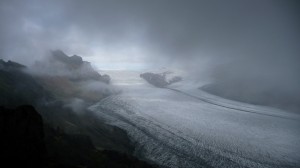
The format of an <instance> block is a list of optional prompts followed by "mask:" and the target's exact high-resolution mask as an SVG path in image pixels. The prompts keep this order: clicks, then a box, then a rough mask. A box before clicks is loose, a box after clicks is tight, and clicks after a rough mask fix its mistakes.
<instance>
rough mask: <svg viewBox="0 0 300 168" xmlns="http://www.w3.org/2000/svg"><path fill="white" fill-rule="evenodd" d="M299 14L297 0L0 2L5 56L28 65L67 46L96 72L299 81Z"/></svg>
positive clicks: (1, 43) (1, 50) (0, 47)
mask: <svg viewBox="0 0 300 168" xmlns="http://www.w3.org/2000/svg"><path fill="white" fill-rule="evenodd" d="M299 11H300V10H299V1H297V0H295V1H293V0H226V1H225V0H19V1H17V0H1V2H0V21H1V27H0V57H1V58H4V59H5V60H7V59H12V60H15V61H18V62H21V63H24V64H27V65H29V64H31V63H32V62H33V61H34V60H36V59H40V58H42V57H44V56H45V55H46V53H47V51H49V50H53V49H62V50H64V51H65V52H66V53H67V54H69V55H73V54H77V55H81V56H83V57H84V59H86V60H89V61H91V62H92V63H93V64H94V65H96V66H97V67H98V68H99V69H147V68H161V67H177V68H182V69H184V70H187V71H188V72H189V73H191V74H194V75H195V76H196V77H197V78H202V77H204V76H207V74H209V75H213V76H219V77H220V76H221V77H224V76H226V78H233V77H243V76H246V75H248V76H254V77H255V78H251V79H255V80H260V79H265V78H270V79H268V81H272V83H276V82H277V83H278V82H279V83H281V84H282V83H283V82H282V81H285V83H289V84H293V85H295V86H296V85H298V84H299V81H300V80H299V73H298V72H300V70H299V67H300V66H299V64H300V63H299V60H300V59H299V53H300V52H299V50H300V47H299V44H300V43H299V42H300V40H299V39H300V38H299V37H300V33H299V30H300V26H299V25H300V24H299ZM237 72H238V73H237ZM245 74H246V75H245ZM256 77H257V79H256ZM249 79H250V78H249Z"/></svg>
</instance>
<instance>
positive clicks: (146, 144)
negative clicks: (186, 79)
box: [90, 74, 300, 168]
mask: <svg viewBox="0 0 300 168" xmlns="http://www.w3.org/2000/svg"><path fill="white" fill-rule="evenodd" d="M135 75H136V74H135ZM114 77H115V78H116V77H118V76H114ZM114 77H113V78H114ZM131 78H132V77H131ZM121 81H122V82H121V83H122V84H120V85H119V87H122V88H123V92H122V93H121V94H119V95H115V96H111V97H108V98H106V99H104V100H102V101H100V102H99V103H97V104H95V105H93V106H91V107H90V109H91V110H92V111H94V112H95V113H97V114H99V117H102V118H105V119H106V121H107V122H108V123H110V124H112V125H116V126H118V127H120V128H122V129H125V130H126V131H127V132H128V133H129V135H130V137H131V138H132V140H133V141H134V142H135V143H136V145H137V148H136V150H135V154H136V155H138V156H140V157H142V158H145V159H148V160H152V161H154V162H156V163H158V164H161V165H164V166H169V167H182V168H187V167H195V168H196V167H270V168H271V167H299V165H300V146H299V144H300V143H299V142H300V120H299V115H297V114H293V113H289V112H285V111H282V110H277V109H274V108H269V107H263V106H255V105H249V104H245V103H240V102H235V101H230V100H226V99H222V98H219V97H217V96H213V95H210V94H207V93H205V92H201V91H200V90H198V89H196V88H197V87H194V88H193V87H186V85H184V83H182V84H177V85H176V86H173V87H170V88H169V89H160V88H155V87H152V86H150V85H149V84H147V83H145V82H143V81H142V80H140V79H139V78H138V75H137V76H136V79H135V80H130V81H128V83H127V84H126V85H125V84H124V83H126V80H124V76H122V80H121ZM132 81H135V82H132ZM115 84H116V85H118V82H115Z"/></svg>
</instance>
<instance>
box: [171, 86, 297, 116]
mask: <svg viewBox="0 0 300 168" xmlns="http://www.w3.org/2000/svg"><path fill="white" fill-rule="evenodd" d="M166 89H169V90H172V91H175V92H178V93H181V94H183V95H186V96H189V97H192V98H194V99H197V100H200V101H203V102H205V103H209V104H212V105H215V106H219V107H223V108H227V109H231V110H237V111H240V112H247V113H253V114H258V115H264V116H270V117H277V118H282V119H287V120H295V121H298V120H299V118H298V117H299V116H298V117H297V118H291V117H286V116H280V115H274V114H266V113H261V112H259V111H254V110H247V109H242V108H238V107H234V106H236V105H232V104H228V105H223V104H221V103H218V102H216V101H213V100H210V99H207V98H203V97H198V96H195V95H192V94H189V93H186V92H183V91H181V90H178V89H173V88H167V87H166ZM230 106H231V107H230Z"/></svg>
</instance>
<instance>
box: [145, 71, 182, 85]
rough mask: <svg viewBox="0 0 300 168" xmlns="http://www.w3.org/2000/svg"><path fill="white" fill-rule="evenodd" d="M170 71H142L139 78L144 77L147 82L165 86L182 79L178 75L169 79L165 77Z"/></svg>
mask: <svg viewBox="0 0 300 168" xmlns="http://www.w3.org/2000/svg"><path fill="white" fill-rule="evenodd" d="M169 73H170V72H164V73H151V72H147V73H143V74H141V75H140V77H141V78H143V79H145V80H146V81H147V82H148V83H150V84H152V85H154V86H156V87H160V88H162V87H166V86H168V85H170V84H172V83H176V82H179V81H181V80H182V78H181V77H180V76H174V77H172V78H171V79H169V80H168V79H167V74H169Z"/></svg>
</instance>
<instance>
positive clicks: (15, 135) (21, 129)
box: [0, 106, 46, 168]
mask: <svg viewBox="0 0 300 168" xmlns="http://www.w3.org/2000/svg"><path fill="white" fill-rule="evenodd" d="M0 135H1V138H0V156H1V157H0V158H1V163H0V164H2V166H4V165H6V167H16V166H22V167H33V168H34V167H42V166H43V165H44V161H45V156H46V146H45V143H44V130H43V120H42V117H41V116H40V115H39V114H38V113H37V112H36V111H35V109H34V108H33V107H32V106H19V107H17V108H16V109H8V108H5V107H0ZM2 166H1V167H2Z"/></svg>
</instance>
